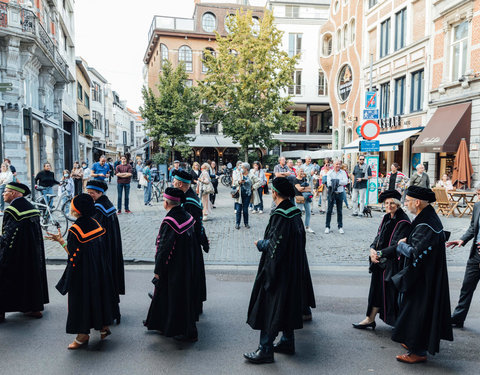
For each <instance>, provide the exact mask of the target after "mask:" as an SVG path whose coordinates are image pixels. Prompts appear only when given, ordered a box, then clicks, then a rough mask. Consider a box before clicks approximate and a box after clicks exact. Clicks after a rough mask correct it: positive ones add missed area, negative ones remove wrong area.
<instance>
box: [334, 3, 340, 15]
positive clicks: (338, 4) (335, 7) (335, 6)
mask: <svg viewBox="0 0 480 375" xmlns="http://www.w3.org/2000/svg"><path fill="white" fill-rule="evenodd" d="M338 8H340V0H336V1H335V4H334V5H333V14H337V12H338Z"/></svg>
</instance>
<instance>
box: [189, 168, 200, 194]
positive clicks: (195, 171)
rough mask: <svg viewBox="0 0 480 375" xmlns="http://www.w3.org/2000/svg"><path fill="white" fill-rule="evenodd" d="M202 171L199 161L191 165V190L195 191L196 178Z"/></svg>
mask: <svg viewBox="0 0 480 375" xmlns="http://www.w3.org/2000/svg"><path fill="white" fill-rule="evenodd" d="M201 173H202V171H201V170H200V163H199V162H197V161H196V162H194V163H193V165H192V170H191V171H190V174H191V175H192V189H193V191H197V183H198V178H199V177H200V174H201Z"/></svg>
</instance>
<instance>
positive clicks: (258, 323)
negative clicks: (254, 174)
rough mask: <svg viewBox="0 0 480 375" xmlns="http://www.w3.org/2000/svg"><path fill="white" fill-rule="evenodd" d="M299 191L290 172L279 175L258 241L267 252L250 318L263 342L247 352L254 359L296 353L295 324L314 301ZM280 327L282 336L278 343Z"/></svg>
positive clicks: (298, 325)
mask: <svg viewBox="0 0 480 375" xmlns="http://www.w3.org/2000/svg"><path fill="white" fill-rule="evenodd" d="M294 195H295V191H294V189H293V186H292V185H291V184H290V182H288V180H287V179H286V178H284V177H279V178H276V179H275V180H274V182H273V192H272V197H273V200H274V202H275V204H276V207H277V208H276V209H275V210H274V211H273V213H272V215H271V216H270V220H269V223H268V226H267V228H266V230H265V235H264V239H263V240H259V241H257V242H256V243H255V244H256V246H257V249H258V250H259V251H260V252H261V253H262V256H261V259H260V264H259V267H258V272H257V277H256V279H255V283H254V285H253V290H252V294H251V298H250V304H249V307H248V319H247V323H248V324H249V325H250V326H251V327H252V328H253V329H256V330H260V331H261V333H260V346H259V347H258V349H257V351H255V352H252V353H245V354H244V357H245V358H246V359H247V360H249V361H250V362H253V363H270V362H273V361H274V356H273V352H277V353H285V354H294V353H295V343H294V330H295V329H300V328H302V327H303V319H302V312H303V310H304V308H305V307H306V306H307V305H310V306H311V307H315V297H314V295H313V286H312V280H311V278H310V272H309V268H308V261H307V255H306V252H305V227H304V225H303V222H302V214H301V211H300V210H299V209H298V208H297V207H295V206H294V205H293V204H292V203H291V202H290V198H292V197H293V196H294ZM280 331H283V336H282V338H281V339H280V341H279V342H278V343H277V344H276V345H273V341H274V340H275V338H276V336H277V335H278V333H279V332H280Z"/></svg>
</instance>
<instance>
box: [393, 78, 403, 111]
mask: <svg viewBox="0 0 480 375" xmlns="http://www.w3.org/2000/svg"><path fill="white" fill-rule="evenodd" d="M404 113H405V77H401V78H398V79H396V80H395V105H394V109H393V115H394V116H397V115H403V114H404Z"/></svg>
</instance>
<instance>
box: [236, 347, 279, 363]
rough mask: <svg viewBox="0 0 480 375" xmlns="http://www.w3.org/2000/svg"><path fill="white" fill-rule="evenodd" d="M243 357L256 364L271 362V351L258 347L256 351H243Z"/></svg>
mask: <svg viewBox="0 0 480 375" xmlns="http://www.w3.org/2000/svg"><path fill="white" fill-rule="evenodd" d="M243 356H244V357H245V359H248V360H249V361H250V362H252V363H255V364H257V365H259V364H262V363H273V352H271V353H267V352H265V351H264V350H262V349H260V348H258V349H257V351H255V352H251V353H244V354H243Z"/></svg>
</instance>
